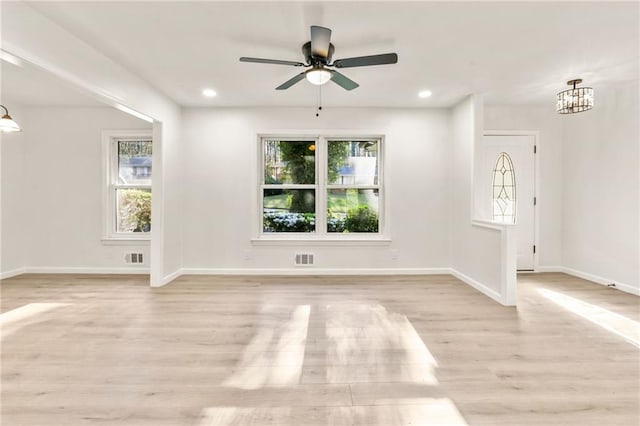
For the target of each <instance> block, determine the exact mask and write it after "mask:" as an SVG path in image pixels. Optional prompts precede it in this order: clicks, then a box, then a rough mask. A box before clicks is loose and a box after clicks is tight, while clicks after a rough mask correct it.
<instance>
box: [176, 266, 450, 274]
mask: <svg viewBox="0 0 640 426" xmlns="http://www.w3.org/2000/svg"><path fill="white" fill-rule="evenodd" d="M450 271H451V270H450V269H449V268H398V269H396V268H344V269H340V268H336V269H329V268H313V267H300V268H260V269H258V268H247V269H242V268H183V269H182V270H181V272H182V274H181V275H448V274H449V273H450Z"/></svg>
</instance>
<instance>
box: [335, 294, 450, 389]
mask: <svg viewBox="0 0 640 426" xmlns="http://www.w3.org/2000/svg"><path fill="white" fill-rule="evenodd" d="M326 310H327V312H326V315H327V317H328V318H329V319H328V320H327V333H326V335H327V338H328V339H329V342H328V346H327V352H328V353H329V355H330V357H331V359H333V360H337V361H338V362H339V363H340V364H352V363H353V362H354V361H357V360H361V363H362V365H363V366H368V367H369V369H370V377H368V379H370V380H371V381H388V380H384V377H389V378H391V377H394V375H395V377H394V379H395V380H394V381H403V382H415V383H426V384H431V385H437V384H438V380H437V379H436V376H435V369H436V368H437V366H438V363H437V361H436V359H435V358H434V357H433V355H432V354H431V352H430V351H429V349H427V346H426V345H425V344H424V342H423V341H422V339H421V338H420V336H419V335H418V333H417V332H416V330H415V329H414V328H413V325H412V324H411V322H410V321H409V320H408V319H407V317H406V316H405V315H402V314H398V313H395V312H391V311H389V310H387V309H386V308H385V307H384V306H382V305H380V304H377V303H376V304H366V303H357V304H356V303H339V304H332V305H329V306H327V308H326ZM358 327H360V328H358ZM354 330H355V331H354ZM356 373H357V370H353V371H349V370H347V371H345V369H344V368H340V366H338V367H334V366H333V365H328V366H327V373H326V374H327V381H328V383H346V382H360V381H362V379H363V378H362V377H349V376H350V375H353V374H356ZM377 376H380V377H377ZM379 379H382V380H379Z"/></svg>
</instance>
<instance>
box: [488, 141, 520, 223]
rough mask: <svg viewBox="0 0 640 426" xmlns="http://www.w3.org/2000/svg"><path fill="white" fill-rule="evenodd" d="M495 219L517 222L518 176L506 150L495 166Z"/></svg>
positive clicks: (493, 198)
mask: <svg viewBox="0 0 640 426" xmlns="http://www.w3.org/2000/svg"><path fill="white" fill-rule="evenodd" d="M492 189H493V192H492V201H493V203H492V204H493V220H494V221H496V222H502V223H516V177H515V172H514V170H513V163H512V162H511V157H509V154H507V153H506V152H501V153H500V154H499V155H498V160H497V161H496V165H495V167H494V168H493V188H492Z"/></svg>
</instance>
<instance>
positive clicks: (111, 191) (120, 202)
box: [105, 136, 152, 238]
mask: <svg viewBox="0 0 640 426" xmlns="http://www.w3.org/2000/svg"><path fill="white" fill-rule="evenodd" d="M108 151H109V152H108V165H107V169H108V173H107V174H108V183H107V220H106V224H105V226H106V228H107V233H106V234H107V235H106V236H107V238H145V237H148V235H149V232H151V180H152V141H151V138H150V137H149V136H146V137H142V136H138V137H112V138H109V140H108Z"/></svg>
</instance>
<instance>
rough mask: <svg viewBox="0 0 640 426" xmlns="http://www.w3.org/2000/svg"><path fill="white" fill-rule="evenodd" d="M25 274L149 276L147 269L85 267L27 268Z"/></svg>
mask: <svg viewBox="0 0 640 426" xmlns="http://www.w3.org/2000/svg"><path fill="white" fill-rule="evenodd" d="M24 273H26V274H125V275H134V274H135V275H137V274H140V275H149V268H86V267H74V268H67V267H57V266H45V267H28V268H25V272H24Z"/></svg>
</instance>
